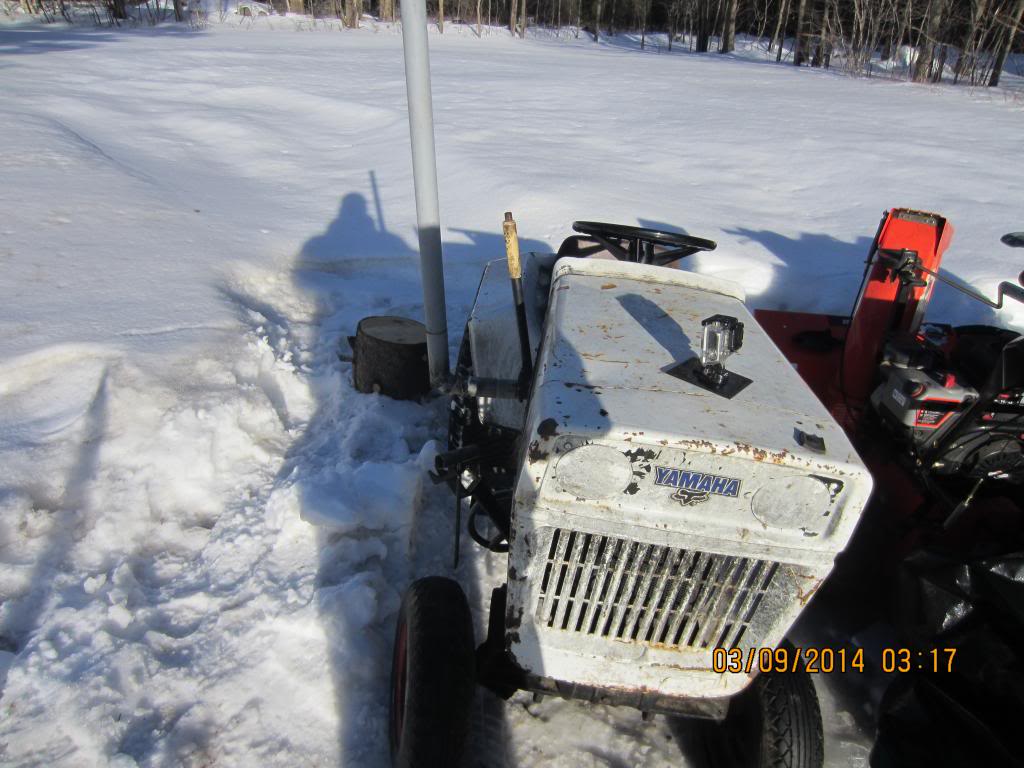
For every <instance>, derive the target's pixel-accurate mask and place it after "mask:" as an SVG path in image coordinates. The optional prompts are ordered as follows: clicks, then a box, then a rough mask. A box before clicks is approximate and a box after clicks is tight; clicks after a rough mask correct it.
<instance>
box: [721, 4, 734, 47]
mask: <svg viewBox="0 0 1024 768" xmlns="http://www.w3.org/2000/svg"><path fill="white" fill-rule="evenodd" d="M738 10H739V0H726V4H725V20H724V22H723V24H722V45H721V47H719V49H718V52H719V53H731V52H732V51H733V49H735V48H736V12H737V11H738Z"/></svg>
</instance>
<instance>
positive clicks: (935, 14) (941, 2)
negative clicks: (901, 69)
mask: <svg viewBox="0 0 1024 768" xmlns="http://www.w3.org/2000/svg"><path fill="white" fill-rule="evenodd" d="M945 10H946V0H931V2H930V3H929V4H928V9H927V10H926V11H925V17H924V20H923V21H922V22H921V27H922V29H921V36H920V37H921V44H920V46H919V47H918V52H917V61H916V62H915V63H914V82H917V83H926V82H928V81H929V80H931V79H932V66H933V64H934V61H935V45H936V43H937V42H938V38H939V34H940V32H941V31H942V14H943V13H944V12H945Z"/></svg>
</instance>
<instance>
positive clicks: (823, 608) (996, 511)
mask: <svg viewBox="0 0 1024 768" xmlns="http://www.w3.org/2000/svg"><path fill="white" fill-rule="evenodd" d="M952 237H953V227H952V225H951V224H950V223H949V222H948V221H946V219H944V218H943V217H942V216H940V215H937V214H934V213H925V212H920V211H913V210H907V209H898V208H897V209H893V210H891V211H888V212H886V213H885V214H884V215H883V217H882V221H881V224H880V225H879V228H878V232H877V234H876V236H875V238H874V241H873V243H872V246H871V249H870V252H869V254H868V258H867V263H866V266H865V270H864V277H863V280H862V283H861V287H860V291H859V293H858V296H857V300H856V303H855V304H854V308H853V310H852V312H851V313H850V315H849V316H841V317H836V316H828V315H820V314H808V313H801V312H783V311H769V310H759V311H757V312H755V316H756V318H757V320H758V322H759V323H760V324H761V326H762V327H763V328H764V329H765V330H766V332H767V333H768V334H769V335H770V336H771V338H772V339H773V341H774V342H775V343H776V345H777V346H778V347H779V348H780V349H781V350H782V352H783V354H784V355H785V356H786V358H787V359H788V360H789V361H790V362H791V363H792V364H793V365H794V367H795V368H796V369H797V371H798V372H799V374H800V376H801V377H802V378H803V379H804V381H805V382H806V383H807V384H808V385H809V386H810V388H811V389H812V390H813V391H814V392H815V394H817V396H818V397H819V398H820V400H821V401H822V403H823V404H824V405H825V406H826V408H827V409H828V410H829V412H830V413H831V414H832V415H833V417H834V418H835V419H836V421H837V422H839V423H840V424H841V425H842V426H843V428H844V429H845V430H846V432H847V434H848V436H849V437H850V439H851V442H852V443H853V445H854V446H855V447H856V449H857V451H858V453H859V454H860V456H861V458H862V459H863V461H864V462H865V464H866V466H867V467H868V468H869V469H870V471H871V474H872V476H873V478H874V481H875V486H874V487H875V494H874V497H873V500H872V503H871V504H869V506H868V508H867V509H866V510H865V513H864V515H863V518H862V520H861V523H860V525H859V527H858V531H857V534H856V535H855V536H854V537H853V540H852V541H851V544H850V546H849V547H848V549H847V550H846V551H845V552H844V553H843V554H842V555H841V556H840V558H839V559H838V561H837V563H836V570H835V573H834V575H833V577H832V579H831V580H830V581H829V582H828V583H827V584H826V585H825V587H824V589H823V590H822V593H821V594H820V595H819V598H818V599H817V600H816V608H817V609H818V610H817V611H815V610H813V609H812V611H810V612H809V615H808V616H807V621H808V625H809V626H814V627H816V631H820V630H821V628H822V627H828V626H831V627H832V629H831V631H832V633H833V635H834V638H833V639H834V641H835V642H836V643H837V644H843V643H845V644H847V645H849V646H851V647H857V648H860V649H863V650H864V651H865V652H866V653H867V654H868V655H872V654H873V655H875V656H876V657H877V658H876V659H875V661H876V663H875V664H874V665H873V666H872V665H869V668H870V669H874V670H875V671H876V672H884V673H886V674H885V675H881V674H876V675H875V677H874V679H864V678H860V679H857V680H854V681H851V685H852V687H853V688H855V689H856V690H853V691H850V693H851V694H852V695H854V696H857V697H859V698H862V699H863V700H864V701H865V703H866V704H868V705H869V706H868V707H867V711H869V712H871V713H872V714H873V716H872V718H871V720H872V721H873V722H871V723H866V724H865V725H866V726H867V727H871V726H874V728H875V729H876V730H875V744H874V747H873V750H872V754H871V765H873V766H886V765H901V766H918V765H920V766H925V765H927V766H936V765H1015V766H1017V765H1024V737H1022V734H1021V732H1020V728H1019V722H1018V721H1017V714H1015V713H1019V712H1020V711H1021V709H1022V707H1024V693H1022V691H1024V689H1022V688H1021V683H1020V681H1021V680H1022V679H1024V653H1022V651H1021V647H1020V636H1021V633H1022V632H1024V511H1022V510H1024V496H1022V488H1024V336H1021V335H1020V334H1018V333H1017V332H1015V331H1012V330H1007V329H1004V328H999V327H993V326H989V325H967V326H959V327H953V326H951V325H947V324H941V323H935V322H924V318H925V312H926V310H927V308H928V303H929V300H930V299H931V297H932V294H933V292H934V290H935V288H936V284H937V283H939V282H941V283H944V284H946V285H948V286H950V287H952V288H954V289H956V290H957V291H960V292H961V293H964V294H966V295H967V296H969V297H970V298H972V299H974V300H976V301H979V302H981V303H983V304H985V305H987V306H988V307H990V308H992V309H999V308H1001V307H1002V305H1003V301H1004V299H1005V298H1006V297H1010V298H1012V299H1014V300H1016V301H1024V289H1022V288H1021V287H1020V286H1019V285H1015V284H1013V283H1010V282H1002V283H1000V284H999V286H998V288H997V294H996V298H995V300H994V301H993V300H990V299H988V298H986V297H985V296H983V295H981V294H979V293H978V292H977V291H975V290H973V289H972V288H970V287H967V286H965V285H963V284H962V283H960V282H958V281H956V280H955V279H952V278H950V277H948V276H947V275H944V274H942V273H940V272H939V266H940V263H941V261H942V255H943V253H944V252H945V250H946V248H947V247H948V246H949V244H950V241H951V240H952ZM1002 242H1003V243H1004V244H1005V245H1008V246H1010V247H1013V248H1021V247H1024V232H1016V233H1011V234H1007V235H1005V236H1004V237H1003V238H1002ZM1019 280H1021V281H1022V282H1024V274H1022V275H1021V277H1020V278H1019ZM940 656H941V658H942V663H938V661H937V660H938V659H939V658H940Z"/></svg>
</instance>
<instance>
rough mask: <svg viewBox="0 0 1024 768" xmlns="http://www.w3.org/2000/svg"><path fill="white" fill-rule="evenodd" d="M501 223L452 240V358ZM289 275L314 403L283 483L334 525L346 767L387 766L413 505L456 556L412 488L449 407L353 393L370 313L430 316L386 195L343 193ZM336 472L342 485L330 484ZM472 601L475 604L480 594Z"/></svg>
mask: <svg viewBox="0 0 1024 768" xmlns="http://www.w3.org/2000/svg"><path fill="white" fill-rule="evenodd" d="M371 181H373V182H375V179H374V178H373V176H372V174H371ZM373 186H374V191H375V190H376V185H375V183H374V185H373ZM500 213H501V212H500V211H497V212H496V214H495V222H496V226H495V230H494V231H493V232H484V231H476V230H464V229H450V230H448V232H449V233H452V234H454V235H455V238H452V239H451V240H449V241H446V242H445V243H444V244H443V250H444V261H445V273H446V282H447V286H448V295H449V304H448V310H449V312H448V325H449V345H450V347H451V349H452V351H453V352H454V349H456V348H457V344H458V342H459V341H460V339H461V329H462V326H463V324H464V319H465V315H466V314H467V312H468V308H469V305H470V303H471V300H472V296H473V293H474V291H475V288H476V285H477V283H478V281H479V278H480V274H481V270H482V266H483V264H485V263H486V262H487V261H489V260H492V259H496V258H502V257H503V255H504V240H503V237H502V234H501V230H500V226H499V223H500V221H501V219H500ZM410 234H411V233H410ZM456 238H457V239H456ZM522 247H523V250H530V249H532V250H541V249H545V246H544V244H543V243H541V242H538V241H531V240H523V241H522ZM291 276H292V282H293V285H294V286H295V287H296V288H297V289H298V291H299V293H300V294H301V295H302V296H303V297H305V298H307V299H309V300H311V301H312V302H313V303H314V304H315V307H316V309H315V313H314V318H313V320H312V326H311V328H310V329H309V336H308V337H307V338H306V339H305V341H304V342H302V345H303V346H305V349H306V353H305V354H304V355H303V359H304V362H305V364H306V365H308V367H309V370H310V371H311V381H312V382H313V386H312V387H311V388H312V390H313V394H314V397H315V403H314V406H313V411H312V416H311V418H310V420H309V422H308V426H307V427H306V429H305V432H304V434H303V435H302V436H301V437H300V438H299V439H297V440H296V441H295V442H294V443H293V446H292V448H291V449H290V451H289V453H288V455H287V456H286V458H285V462H284V466H283V468H282V470H281V473H280V475H279V482H285V481H286V480H287V481H289V482H293V483H294V485H295V487H296V490H297V493H298V498H299V503H300V505H301V507H302V514H303V516H304V517H305V518H307V519H311V520H321V521H325V522H327V523H328V525H324V526H322V527H321V528H320V529H319V532H318V542H317V543H318V551H319V558H320V560H319V570H318V573H317V577H316V597H315V598H314V600H315V602H316V605H317V606H318V611H319V613H320V617H321V622H322V625H323V627H324V630H325V632H326V633H327V641H328V664H329V667H330V668H329V670H325V673H328V672H329V674H330V675H331V678H332V681H333V684H334V690H335V697H336V708H337V712H338V717H339V721H338V722H339V725H338V733H337V740H338V745H339V750H340V753H341V757H342V761H343V762H344V763H346V764H360V765H368V766H373V765H381V766H384V765H387V764H388V750H387V746H386V745H387V713H388V694H389V676H390V656H391V645H392V635H393V632H394V622H395V617H396V612H397V608H398V601H399V596H400V595H399V593H400V592H401V591H402V590H404V588H405V586H406V585H407V584H408V582H409V581H410V579H411V578H413V577H414V576H419V575H424V574H414V573H413V565H412V563H411V557H410V552H409V549H408V546H407V540H408V535H409V529H408V522H407V521H408V519H409V517H410V514H411V513H412V511H413V510H415V509H416V508H417V507H421V508H427V509H425V510H424V509H420V514H422V515H427V516H431V517H437V518H438V522H437V525H436V526H435V527H436V528H437V529H439V530H442V531H443V532H444V534H445V535H444V536H441V537H440V538H441V539H447V543H445V544H442V545H441V549H443V551H439V552H438V556H439V559H440V560H441V561H447V560H448V558H450V532H451V525H452V522H451V509H450V504H449V503H446V502H447V501H450V500H449V499H444V500H442V498H441V495H439V492H438V490H437V489H433V488H430V487H423V483H422V479H420V480H415V478H417V477H420V478H422V475H423V470H422V468H420V467H419V466H418V464H417V456H418V455H419V453H420V451H421V449H422V448H423V446H424V445H425V444H426V443H427V442H428V441H429V440H432V439H434V440H438V441H440V442H442V443H443V442H444V440H445V430H446V427H447V420H446V409H445V405H446V401H445V399H444V398H438V399H435V400H432V401H427V402H424V403H414V402H396V401H392V400H389V399H388V398H386V397H384V396H382V395H377V394H362V393H359V392H357V391H356V390H355V389H354V387H353V385H352V369H351V362H350V357H349V355H350V354H351V352H350V349H349V347H348V343H347V337H348V336H351V335H354V333H355V328H356V324H357V323H358V321H359V320H360V319H361V318H362V317H365V316H368V315H386V314H395V315H401V316H405V317H412V318H415V319H422V316H423V307H422V292H421V283H420V265H419V259H418V254H417V251H416V250H414V249H413V248H412V247H411V246H410V245H409V243H408V242H407V240H406V239H405V238H403V237H401V236H399V235H398V234H396V233H394V232H392V231H390V230H389V229H388V227H387V225H386V220H385V216H384V211H383V209H382V206H381V204H380V202H379V199H378V198H377V196H376V194H374V201H373V206H372V208H371V205H370V203H369V201H368V200H367V198H366V197H365V196H364V195H363V194H361V193H359V192H351V193H349V194H346V195H344V196H343V197H342V198H341V200H340V203H339V208H338V213H337V215H336V216H335V218H334V219H333V220H332V221H331V222H329V223H328V224H327V226H326V227H325V228H324V230H323V231H322V232H320V233H318V234H316V235H314V236H312V237H310V238H309V239H308V240H307V241H306V242H305V244H304V245H303V246H302V248H301V249H300V251H299V254H298V256H297V258H296V259H295V262H294V264H293V266H292V274H291ZM291 335H292V336H293V337H294V336H296V335H295V334H294V333H293V334H291ZM452 359H453V360H454V357H453V358H452ZM332 473H333V474H332ZM328 476H329V477H333V478H334V479H333V480H332V481H330V482H325V479H324V478H325V477H328ZM360 478H363V479H362V480H361V479H360ZM364 481H365V483H366V484H368V486H369V487H368V488H367V487H364V486H363V483H364ZM374 484H378V487H379V488H380V490H381V494H382V495H383V496H385V497H386V498H388V499H393V500H394V501H395V504H396V506H402V505H407V509H405V510H395V511H394V512H393V513H391V514H389V513H387V512H386V511H382V510H380V509H376V510H375V511H367V510H369V509H370V508H373V507H379V506H380V504H379V498H376V499H375V497H374V491H373V487H374ZM398 488H410V489H414V488H419V490H418V491H415V490H410V491H409V493H410V496H409V497H408V498H406V497H403V496H401V495H400V494H401V492H400V491H397V490H395V489H398ZM332 494H333V495H334V498H332ZM388 494H391V495H390V496H389V495H388ZM412 494H416V495H418V498H413V497H412ZM336 502H337V503H336ZM339 504H340V506H341V508H342V509H343V511H342V513H341V514H342V515H345V516H348V519H346V520H343V521H340V524H339V525H338V526H333V525H331V524H330V521H331V516H332V514H333V515H337V514H338V509H339ZM403 521H405V522H403ZM353 553H355V554H353ZM440 573H442V574H444V575H452V574H451V573H448V574H445V573H444V571H441V572H440ZM470 586H472V585H470ZM368 590H369V591H368ZM371 592H372V593H373V595H372V599H368V598H367V595H369V594H370V593H371ZM350 596H351V597H352V598H353V599H349V598H350ZM469 597H470V600H471V601H472V600H474V599H476V598H477V597H478V596H477V595H475V594H470V596H469ZM368 602H369V603H373V605H374V606H375V611H376V613H375V615H374V616H373V618H372V619H370V620H367V619H366V614H365V609H366V605H367V604H368ZM478 640H482V638H478Z"/></svg>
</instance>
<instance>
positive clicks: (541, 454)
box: [527, 440, 548, 481]
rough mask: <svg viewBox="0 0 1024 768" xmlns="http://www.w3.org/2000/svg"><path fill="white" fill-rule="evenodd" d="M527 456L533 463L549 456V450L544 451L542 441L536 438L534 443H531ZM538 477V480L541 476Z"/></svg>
mask: <svg viewBox="0 0 1024 768" xmlns="http://www.w3.org/2000/svg"><path fill="white" fill-rule="evenodd" d="M527 456H528V458H529V460H530V463H531V464H533V463H534V462H535V461H544V460H545V459H546V458H547V457H548V452H547V451H542V450H541V449H540V443H539V442H538V441H537V440H534V441H533V442H532V443H530V449H529V451H528V452H527ZM537 479H538V481H539V480H540V478H537Z"/></svg>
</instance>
